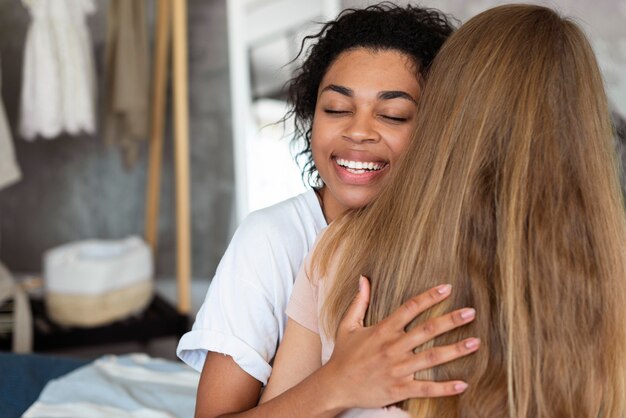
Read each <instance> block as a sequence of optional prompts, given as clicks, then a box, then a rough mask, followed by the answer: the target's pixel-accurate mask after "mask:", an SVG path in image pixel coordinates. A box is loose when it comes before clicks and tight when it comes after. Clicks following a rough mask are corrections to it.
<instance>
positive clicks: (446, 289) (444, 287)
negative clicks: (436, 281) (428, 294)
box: [437, 284, 452, 295]
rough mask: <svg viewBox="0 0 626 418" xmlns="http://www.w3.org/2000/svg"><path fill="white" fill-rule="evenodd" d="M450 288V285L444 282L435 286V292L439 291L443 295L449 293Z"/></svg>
mask: <svg viewBox="0 0 626 418" xmlns="http://www.w3.org/2000/svg"><path fill="white" fill-rule="evenodd" d="M451 290H452V286H451V285H449V284H444V285H441V286H439V287H438V288H437V293H439V294H440V295H445V294H448V293H450V291H451Z"/></svg>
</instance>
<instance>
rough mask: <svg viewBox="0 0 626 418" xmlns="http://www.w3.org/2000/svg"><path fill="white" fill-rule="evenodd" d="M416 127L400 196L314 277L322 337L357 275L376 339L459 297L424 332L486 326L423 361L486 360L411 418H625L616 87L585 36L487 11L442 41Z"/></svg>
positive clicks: (390, 198)
mask: <svg viewBox="0 0 626 418" xmlns="http://www.w3.org/2000/svg"><path fill="white" fill-rule="evenodd" d="M418 112H419V113H418V128H417V132H416V135H415V138H414V139H413V141H412V143H411V144H410V146H409V149H408V151H407V153H406V155H405V157H404V158H403V160H402V162H401V163H400V165H399V166H398V167H397V168H396V173H395V175H394V176H393V177H392V178H391V180H390V183H389V185H388V187H387V188H386V189H385V190H384V191H383V192H382V194H381V195H380V196H379V198H377V199H376V200H375V201H374V202H373V203H372V204H371V205H370V206H369V207H367V208H364V209H361V210H357V211H354V212H351V213H349V214H347V216H345V217H343V218H342V219H340V220H338V221H337V222H336V223H335V224H333V225H332V226H331V227H330V228H329V230H328V231H327V233H326V234H325V236H324V237H323V239H322V240H321V242H320V243H319V245H318V247H317V250H316V252H315V254H314V256H313V266H314V268H318V269H320V270H319V272H320V274H321V275H324V274H327V273H329V264H330V263H331V262H332V264H333V267H336V269H334V274H335V278H336V280H335V281H334V283H333V285H332V288H331V290H330V292H329V297H328V299H327V301H326V303H325V305H324V309H323V311H322V323H323V325H324V326H325V327H326V328H327V330H329V331H330V332H331V333H334V331H335V330H336V328H337V324H338V321H339V319H340V318H341V317H342V316H343V314H344V313H345V311H346V309H347V307H348V305H349V304H350V301H351V300H352V299H353V297H354V295H355V293H356V291H357V278H358V276H359V274H364V275H365V276H368V277H369V278H370V280H371V283H372V298H371V303H370V307H369V310H368V312H367V316H366V324H374V323H376V322H378V321H379V320H381V319H382V318H384V317H386V316H387V315H389V314H390V313H391V312H393V311H394V310H395V309H396V308H397V307H399V306H400V305H401V304H402V303H403V302H405V301H406V300H407V299H408V298H410V297H411V296H414V295H417V294H418V293H421V292H423V291H425V290H427V289H428V288H430V287H432V286H434V285H437V284H441V283H452V284H453V295H452V297H451V298H450V299H449V300H448V301H446V302H444V303H442V304H440V305H438V306H437V307H435V308H433V309H431V310H430V311H428V312H427V313H425V314H423V315H422V316H420V317H419V318H417V319H416V321H414V323H413V324H412V326H413V325H415V324H416V323H418V322H421V321H423V320H425V319H427V318H429V317H433V316H437V315H441V314H442V313H444V312H447V311H449V310H451V309H454V308H460V307H465V306H473V307H475V308H476V309H477V319H476V320H475V322H474V323H473V324H470V325H468V326H465V327H463V328H461V329H459V330H455V331H453V332H450V333H448V334H446V335H444V336H442V337H439V338H436V339H435V341H434V342H432V343H430V344H427V345H426V346H425V347H420V348H419V350H423V349H426V348H428V347H431V346H433V345H442V344H450V343H452V342H456V341H459V340H460V339H461V338H465V337H469V336H478V337H480V338H481V339H482V346H481V349H480V350H479V351H478V352H477V353H475V354H473V355H472V356H470V357H467V358H464V359H460V360H456V361H454V362H452V363H449V364H446V365H443V366H441V367H438V368H436V369H434V370H428V371H425V372H421V373H419V374H418V375H417V376H416V378H419V379H422V378H424V379H433V380H445V379H457V378H460V379H465V380H466V381H467V382H468V383H469V385H470V386H469V388H468V390H467V391H466V392H465V393H464V394H463V395H461V396H458V397H452V398H447V399H436V400H433V399H430V400H429V399H425V400H420V399H411V400H408V401H406V402H404V403H403V404H402V406H403V407H404V408H405V409H406V410H408V411H409V412H411V413H412V414H413V415H414V416H420V417H438V418H439V417H477V418H478V417H481V418H484V417H505V416H508V417H527V418H531V417H532V418H537V417H540V418H556V417H594V418H595V417H599V416H602V417H610V418H613V417H624V416H625V414H624V410H625V408H626V407H625V403H626V401H625V398H626V382H625V380H626V377H625V374H626V222H625V215H624V206H623V202H622V197H621V193H620V187H619V182H618V166H617V161H616V157H615V151H614V147H613V142H612V130H611V124H610V115H609V111H608V108H607V103H606V96H605V92H604V88H603V82H602V78H601V75H600V72H599V70H598V67H597V63H596V60H595V57H594V54H593V52H592V49H591V47H590V45H589V43H588V41H587V39H586V37H585V36H584V34H583V33H582V31H581V30H580V29H579V28H578V27H577V25H576V24H574V23H573V22H571V21H569V20H567V19H563V18H561V17H560V16H559V15H557V14H556V13H555V12H553V11H552V10H550V9H547V8H544V7H540V6H531V5H507V6H501V7H496V8H493V9H490V10H488V11H486V12H484V13H482V14H480V15H478V16H476V17H474V18H473V19H471V20H470V21H468V22H467V23H466V24H465V25H463V26H462V27H461V29H460V30H458V31H457V32H456V33H455V34H453V35H452V37H451V38H450V39H449V40H448V41H447V42H446V44H445V45H444V47H443V49H442V50H441V52H440V53H439V55H438V56H437V58H436V59H435V61H434V63H433V67H432V69H431V72H430V75H429V77H428V81H427V85H426V88H425V91H424V94H423V98H422V100H421V103H420V108H419V110H418ZM337 251H339V252H337ZM335 254H341V255H342V256H341V257H336V256H335V257H334V256H333V255H335ZM331 335H332V334H331Z"/></svg>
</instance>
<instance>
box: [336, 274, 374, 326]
mask: <svg viewBox="0 0 626 418" xmlns="http://www.w3.org/2000/svg"><path fill="white" fill-rule="evenodd" d="M369 303H370V282H369V280H368V279H367V278H366V277H365V276H360V277H359V292H358V293H357V294H356V296H355V298H354V300H353V301H352V303H351V304H350V306H349V307H348V310H347V311H346V314H345V315H344V316H343V318H342V320H341V322H340V324H339V328H343V327H346V328H347V329H349V330H353V329H355V328H362V327H363V321H364V319H365V313H366V312H367V307H368V306H369Z"/></svg>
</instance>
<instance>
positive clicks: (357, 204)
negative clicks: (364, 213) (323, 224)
mask: <svg viewBox="0 0 626 418" xmlns="http://www.w3.org/2000/svg"><path fill="white" fill-rule="evenodd" d="M375 196H376V193H367V194H365V193H359V194H354V195H352V196H347V197H346V199H345V200H344V201H343V204H344V206H345V207H347V208H350V209H359V208H362V207H363V206H365V205H367V204H368V203H370V202H371V201H372V200H373V199H374V197H375Z"/></svg>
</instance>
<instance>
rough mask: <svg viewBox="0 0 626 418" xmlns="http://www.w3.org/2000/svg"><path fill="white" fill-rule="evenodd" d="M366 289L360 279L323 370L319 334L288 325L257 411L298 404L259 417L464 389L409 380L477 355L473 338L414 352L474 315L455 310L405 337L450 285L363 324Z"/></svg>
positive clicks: (329, 412)
mask: <svg viewBox="0 0 626 418" xmlns="http://www.w3.org/2000/svg"><path fill="white" fill-rule="evenodd" d="M369 292H370V287H369V282H368V281H367V280H366V279H362V280H361V287H360V291H359V294H358V295H357V297H356V298H355V300H354V302H353V303H352V305H351V306H350V309H349V310H348V312H347V313H346V316H345V317H344V318H343V320H342V322H341V324H340V327H339V330H338V332H337V344H336V346H335V350H334V351H333V355H332V356H331V358H330V360H329V362H328V363H327V364H326V365H325V366H324V367H321V360H320V359H321V342H320V338H319V335H318V334H315V333H313V332H312V331H309V330H308V329H306V328H304V327H303V326H301V325H299V324H298V323H297V322H295V321H292V320H290V321H289V323H288V325H287V329H286V331H285V338H284V339H283V341H282V342H281V345H280V347H279V349H278V353H277V355H276V359H275V362H274V368H273V371H272V376H271V377H270V381H269V383H268V386H267V388H266V390H265V391H264V393H263V396H262V399H261V402H262V405H261V407H263V406H265V407H266V408H267V407H269V406H271V404H272V403H275V406H278V405H279V404H281V403H283V404H285V405H288V404H289V400H290V399H297V404H296V403H291V405H292V408H293V409H285V410H283V409H280V410H279V409H276V410H274V409H270V408H267V410H266V413H270V411H271V413H272V416H283V415H279V411H285V415H284V416H296V415H294V414H296V411H305V412H306V416H320V417H321V416H334V415H336V414H337V413H339V412H341V411H343V410H345V409H348V408H353V407H361V408H376V407H382V406H385V405H389V404H393V403H396V402H398V401H402V400H404V399H407V398H414V397H439V396H451V395H456V394H459V393H461V392H463V391H464V390H465V389H466V387H467V385H466V384H465V383H464V382H461V381H450V382H429V381H416V380H415V379H414V377H413V376H414V374H415V373H416V372H417V371H420V370H424V369H428V368H431V367H435V366H437V365H440V364H443V363H446V362H449V361H452V360H454V359H457V358H459V357H463V356H465V355H468V354H470V353H472V352H474V351H476V350H477V349H478V346H479V344H480V342H479V340H478V339H476V338H470V339H466V340H464V341H461V342H459V343H456V344H453V345H449V346H443V347H435V348H432V349H429V350H426V351H424V352H420V353H418V354H414V353H413V349H414V348H415V347H417V346H420V345H422V344H424V343H425V342H427V341H429V340H431V339H433V338H435V337H436V336H438V335H441V334H443V333H445V332H448V331H450V330H452V329H454V328H457V327H459V326H462V325H465V324H467V323H469V322H471V321H472V320H473V319H474V316H475V312H474V310H473V309H461V310H458V311H455V312H452V313H449V314H447V315H444V316H441V317H438V318H434V319H431V320H429V321H427V322H425V323H424V324H422V325H421V326H418V327H416V328H414V329H413V330H412V331H410V332H408V333H407V332H405V331H404V329H405V327H406V325H407V324H408V323H409V322H411V321H412V320H413V319H414V318H415V317H416V316H417V315H419V314H421V313H422V312H424V311H425V310H427V309H429V308H431V307H432V306H434V305H435V304H437V303H439V302H441V301H442V300H444V299H445V298H446V297H448V296H449V294H450V287H449V286H439V287H437V288H434V289H431V290H429V291H428V292H426V293H423V294H421V295H419V296H417V297H415V298H412V299H410V300H409V301H407V302H406V303H405V304H404V305H402V306H401V307H400V308H399V309H398V310H396V311H395V312H394V313H393V314H392V315H390V316H389V317H388V318H387V319H385V320H384V321H381V322H380V323H379V324H376V325H374V326H372V327H364V326H363V319H364V317H365V312H366V310H367V306H368V303H369V302H368V301H369ZM316 368H317V370H315V369H316ZM311 372H313V373H311ZM289 388H291V389H289ZM305 388H306V389H305ZM288 389H289V390H288ZM270 400H271V402H268V401H270ZM264 402H268V403H264ZM259 416H260V415H259Z"/></svg>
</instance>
